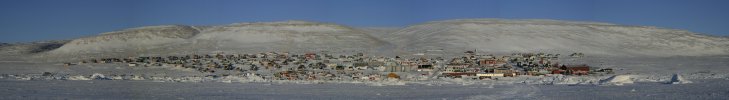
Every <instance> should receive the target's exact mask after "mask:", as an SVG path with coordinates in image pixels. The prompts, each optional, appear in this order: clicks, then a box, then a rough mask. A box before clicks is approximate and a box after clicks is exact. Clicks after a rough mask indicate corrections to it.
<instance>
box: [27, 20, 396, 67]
mask: <svg viewBox="0 0 729 100" xmlns="http://www.w3.org/2000/svg"><path fill="white" fill-rule="evenodd" d="M386 44H387V42H384V41H380V40H379V39H377V38H375V37H372V36H370V35H369V34H367V33H365V32H363V31H361V30H357V29H354V28H350V27H346V26H342V25H336V24H329V23H318V22H308V21H282V22H258V23H235V24H229V25H220V26H182V25H170V26H149V27H141V28H132V29H125V30H121V31H116V32H108V33H102V34H101V35H98V36H93V37H86V38H80V39H75V40H73V41H71V42H69V43H67V44H65V45H63V46H62V47H60V48H58V49H55V50H53V51H50V52H47V53H43V54H38V57H41V58H54V57H67V56H71V55H74V56H75V55H80V56H77V57H96V58H98V57H120V56H133V55H175V54H191V53H202V54H207V53H212V52H245V53H251V52H267V51H283V52H307V51H319V50H366V49H370V48H378V47H380V46H382V45H386Z"/></svg>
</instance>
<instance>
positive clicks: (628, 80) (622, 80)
mask: <svg viewBox="0 0 729 100" xmlns="http://www.w3.org/2000/svg"><path fill="white" fill-rule="evenodd" d="M600 84H601V85H623V84H633V78H632V76H630V75H615V76H612V77H610V78H607V79H604V80H601V81H600Z"/></svg>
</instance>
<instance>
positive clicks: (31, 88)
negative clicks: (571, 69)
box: [0, 79, 729, 100]
mask: <svg viewBox="0 0 729 100" xmlns="http://www.w3.org/2000/svg"><path fill="white" fill-rule="evenodd" d="M694 82H695V83H693V84H679V85H668V84H661V83H637V84H633V85H625V86H595V85H527V84H511V85H499V84H497V85H492V84H485V85H484V84H478V85H458V84H444V85H423V84H406V85H398V86H368V85H364V84H276V83H274V84H271V83H246V84H230V83H219V82H212V83H170V82H155V81H120V80H92V81H58V80H54V81H14V80H0V84H1V85H2V87H0V99H25V100H28V99H123V100H128V99H167V100H169V99H187V100H189V99H192V100H198V99H206V100H209V99H215V100H219V99H425V100H443V99H456V100H492V99H522V100H534V99H540V100H595V99H598V100H599V99H605V100H615V99H619V100H646V99H647V100H654V99H655V100H665V99H669V100H697V99H709V100H726V99H728V97H727V96H726V95H729V90H727V88H729V85H727V84H725V83H727V82H729V80H727V79H702V80H694Z"/></svg>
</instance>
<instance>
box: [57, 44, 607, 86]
mask: <svg viewBox="0 0 729 100" xmlns="http://www.w3.org/2000/svg"><path fill="white" fill-rule="evenodd" d="M583 56H584V54H582V53H572V54H569V55H567V56H560V54H545V53H514V54H511V55H500V56H496V55H491V54H487V55H484V54H479V53H476V52H475V51H466V52H463V54H462V55H460V56H455V57H450V58H444V57H428V56H425V54H415V55H414V56H412V57H401V56H394V57H382V56H368V55H366V54H364V53H356V54H352V55H335V54H329V53H327V52H325V51H324V52H317V53H311V52H310V53H303V54H291V53H288V52H265V53H254V54H225V53H215V54H202V55H201V54H192V55H183V56H165V57H162V56H140V57H127V58H99V59H88V60H83V61H80V62H75V63H64V64H63V65H64V66H66V67H68V66H76V65H84V64H117V65H123V66H128V67H153V66H168V67H178V68H185V69H192V70H195V71H198V72H200V73H205V74H207V75H206V76H200V77H221V76H231V75H237V76H245V77H251V76H256V77H261V78H262V79H264V80H299V81H306V80H312V81H314V80H316V81H385V80H398V81H418V80H428V79H445V78H448V79H459V78H460V79H467V80H494V81H497V80H499V78H502V79H503V78H510V77H520V76H532V77H533V76H537V77H538V76H550V75H570V76H589V75H595V74H600V75H603V74H612V73H613V70H612V69H611V68H596V67H591V66H590V65H587V64H562V63H560V62H559V61H560V57H569V58H576V59H579V58H580V57H583Z"/></svg>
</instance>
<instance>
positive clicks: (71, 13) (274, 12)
mask: <svg viewBox="0 0 729 100" xmlns="http://www.w3.org/2000/svg"><path fill="white" fill-rule="evenodd" d="M726 5H729V0H2V1H0V42H29V41H39V40H59V39H73V38H78V37H84V36H92V35H96V34H98V33H101V32H108V31H114V30H121V29H125V28H132V27H140V26H149V25H167V24H183V25H220V24H230V23H237V22H261V21H284V20H308V21H319V22H330V23H337V24H343V25H349V26H355V27H403V26H407V25H412V24H418V23H423V22H427V21H436V20H447V19H461V18H505V19H558V20H576V21H596V22H608V23H616V24H625V25H645V26H658V27H665V28H674V29H684V30H689V31H693V32H699V33H705V34H709V35H719V36H729V13H727V11H729V6H726Z"/></svg>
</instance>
